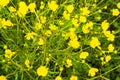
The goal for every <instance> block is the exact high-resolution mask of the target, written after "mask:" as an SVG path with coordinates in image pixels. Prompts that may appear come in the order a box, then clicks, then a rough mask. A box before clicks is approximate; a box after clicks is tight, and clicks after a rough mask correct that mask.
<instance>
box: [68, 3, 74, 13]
mask: <svg viewBox="0 0 120 80" xmlns="http://www.w3.org/2000/svg"><path fill="white" fill-rule="evenodd" d="M73 10H74V6H73V5H68V6H67V11H68V12H69V13H72V11H73Z"/></svg>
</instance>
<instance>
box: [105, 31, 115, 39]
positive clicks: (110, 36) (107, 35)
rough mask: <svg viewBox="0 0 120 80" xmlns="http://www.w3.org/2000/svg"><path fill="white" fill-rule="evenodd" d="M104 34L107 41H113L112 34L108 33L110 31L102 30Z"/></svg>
mask: <svg viewBox="0 0 120 80" xmlns="http://www.w3.org/2000/svg"><path fill="white" fill-rule="evenodd" d="M103 33H104V35H105V36H106V37H107V40H108V41H114V38H115V36H114V34H112V33H110V31H103Z"/></svg>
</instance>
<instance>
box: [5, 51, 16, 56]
mask: <svg viewBox="0 0 120 80" xmlns="http://www.w3.org/2000/svg"><path fill="white" fill-rule="evenodd" d="M14 54H15V52H12V51H11V50H10V49H6V50H5V57H6V58H11V57H12V56H13V55H14Z"/></svg>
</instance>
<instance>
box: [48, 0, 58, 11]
mask: <svg viewBox="0 0 120 80" xmlns="http://www.w3.org/2000/svg"><path fill="white" fill-rule="evenodd" d="M48 7H49V8H50V9H51V10H52V11H56V10H57V8H58V5H57V4H56V1H51V2H48Z"/></svg>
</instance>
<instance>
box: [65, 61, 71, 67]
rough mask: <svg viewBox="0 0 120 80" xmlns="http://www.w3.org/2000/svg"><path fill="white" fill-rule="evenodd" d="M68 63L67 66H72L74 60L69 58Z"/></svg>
mask: <svg viewBox="0 0 120 80" xmlns="http://www.w3.org/2000/svg"><path fill="white" fill-rule="evenodd" d="M66 63H67V67H68V68H69V67H70V66H72V60H70V59H67V60H66Z"/></svg>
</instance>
